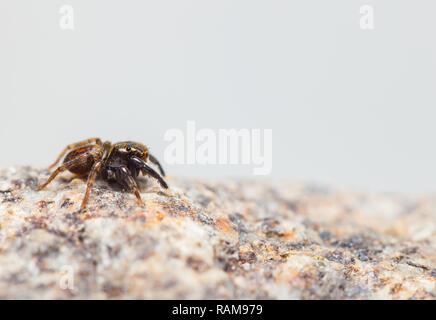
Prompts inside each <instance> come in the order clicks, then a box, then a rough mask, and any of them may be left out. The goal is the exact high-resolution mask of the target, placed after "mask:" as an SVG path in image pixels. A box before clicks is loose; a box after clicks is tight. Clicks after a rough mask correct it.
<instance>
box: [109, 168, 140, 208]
mask: <svg viewBox="0 0 436 320" xmlns="http://www.w3.org/2000/svg"><path fill="white" fill-rule="evenodd" d="M114 170H115V179H116V181H117V182H118V183H119V184H121V185H124V186H127V187H128V188H129V189H130V190H131V191H132V192H133V193H134V194H135V196H136V199H138V203H139V205H140V206H143V205H144V204H143V202H142V199H141V195H140V194H139V191H138V184H137V183H136V181H135V178H133V176H132V174H131V173H130V171H129V169H127V167H124V166H122V167H116V168H114Z"/></svg>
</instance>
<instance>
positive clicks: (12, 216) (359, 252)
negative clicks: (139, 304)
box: [0, 167, 436, 299]
mask: <svg viewBox="0 0 436 320" xmlns="http://www.w3.org/2000/svg"><path fill="white" fill-rule="evenodd" d="M48 174H49V173H48V172H47V171H46V170H40V169H35V168H30V167H17V168H8V169H2V170H0V298H2V299H5V298H6V299H9V298H24V299H32V298H42V299H57V298H59V299H69V298H93V299H108V298H118V299H124V298H133V299H173V298H180V299H191V298H199V299H203V298H204V299H235V298H241V299H245V298H254V299H409V298H411V299H435V298H436V197H430V196H429V197H421V198H412V197H407V196H401V195H386V194H384V195H383V194H370V193H363V192H353V191H349V190H341V189H333V188H326V187H320V186H313V185H302V184H291V183H282V182H256V181H245V182H244V181H240V182H236V181H214V182H211V181H209V182H208V181H198V180H188V179H182V178H175V177H169V178H168V179H167V180H168V182H169V184H170V187H171V189H170V190H169V191H163V190H161V189H160V188H159V186H158V185H157V184H155V183H154V182H153V181H146V180H144V181H143V182H144V183H143V185H144V187H143V188H142V198H143V200H144V203H145V205H146V207H145V208H144V207H139V206H138V205H137V202H136V198H135V197H134V196H133V195H132V194H131V193H129V192H126V191H124V190H122V189H121V188H119V187H118V186H117V185H112V184H108V183H107V182H105V181H98V182H97V183H96V186H95V188H94V189H93V192H92V194H91V196H90V199H89V203H88V206H87V208H86V209H85V210H82V211H80V210H79V206H80V201H81V199H82V196H83V193H84V191H85V183H84V181H83V180H82V179H78V178H76V179H70V177H71V176H69V175H68V173H65V174H63V175H61V177H58V178H57V179H56V180H55V181H54V182H52V183H51V184H50V185H48V186H47V188H46V189H45V190H43V191H40V192H38V191H35V189H36V186H37V185H38V183H40V182H42V181H43V180H44V179H46V178H47V177H48Z"/></svg>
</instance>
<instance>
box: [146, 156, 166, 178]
mask: <svg viewBox="0 0 436 320" xmlns="http://www.w3.org/2000/svg"><path fill="white" fill-rule="evenodd" d="M148 157H149V159H150V161H151V162H152V163H154V164H155V165H157V167H158V168H159V171H160V174H161V175H162V176H163V177H165V171H164V169H163V168H162V166H161V165H160V163H159V160H157V159H156V158H155V157H154V156H153V155H152V154H148Z"/></svg>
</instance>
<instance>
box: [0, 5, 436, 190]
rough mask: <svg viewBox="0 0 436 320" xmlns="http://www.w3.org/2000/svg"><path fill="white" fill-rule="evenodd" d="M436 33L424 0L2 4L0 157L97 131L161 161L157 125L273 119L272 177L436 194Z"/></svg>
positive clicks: (7, 159)
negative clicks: (67, 26) (368, 8)
mask: <svg viewBox="0 0 436 320" xmlns="http://www.w3.org/2000/svg"><path fill="white" fill-rule="evenodd" d="M64 4H70V5H72V6H73V8H74V18H75V19H74V23H75V29H74V30H72V31H71V30H62V29H61V28H60V27H59V20H60V18H61V15H60V14H59V9H60V7H61V6H62V5H64ZM365 4H370V5H373V7H374V12H375V29H374V30H372V31H363V30H361V29H360V26H359V19H360V13H359V8H360V6H361V5H365ZM435 31H436V2H435V1H433V0H428V1H425V0H407V1H405V0H404V1H402V0H384V1H348V0H329V1H325V0H317V1H314V0H300V1H290V0H288V1H285V0H283V1H277V0H262V1H259V0H231V1H229V0H214V1H210V0H196V1H187V0H171V1H169V0H159V1H158V0H154V1H132V0H129V1H108V0H105V1H102V0H101V1H96V0H93V1H85V0H80V1H79V0H75V1H23V0H21V1H15V0H2V1H1V2H0V40H1V42H0V108H1V110H0V117H1V118H0V141H1V148H0V166H8V165H16V164H20V165H30V164H32V165H39V166H46V165H48V164H50V163H51V162H52V161H53V160H54V159H55V158H56V156H57V154H58V153H59V152H60V151H61V149H62V148H63V147H64V145H66V144H68V143H71V142H74V141H76V140H81V139H83V138H88V137H92V136H100V137H102V138H103V139H109V140H112V141H117V140H126V139H129V140H130V139H131V140H138V141H142V142H144V143H145V144H147V145H149V146H150V147H151V149H152V151H153V153H154V154H155V155H156V156H157V157H159V158H161V159H162V157H163V151H164V149H165V146H166V145H167V144H168V143H167V142H165V141H163V136H164V133H165V131H166V130H168V129H170V128H180V129H182V130H184V129H185V126H186V121H187V120H195V121H196V124H197V128H212V129H219V128H249V129H251V128H259V129H263V128H271V129H273V171H272V174H271V176H270V177H271V178H285V179H289V180H291V181H295V180H297V181H315V182H318V183H327V184H334V185H343V186H355V187H359V188H369V189H373V190H383V191H402V192H435V191H436V151H435V137H436V126H435V125H434V124H435V114H436V113H435V107H436V105H435V102H436V41H435ZM164 166H165V167H166V169H167V171H168V172H169V173H170V174H179V175H192V176H207V177H211V176H214V177H218V176H222V177H227V176H236V177H250V178H251V177H252V175H251V173H252V168H251V167H250V166H248V167H247V166H206V167H202V166H192V165H191V166H188V165H186V166H168V165H165V164H164Z"/></svg>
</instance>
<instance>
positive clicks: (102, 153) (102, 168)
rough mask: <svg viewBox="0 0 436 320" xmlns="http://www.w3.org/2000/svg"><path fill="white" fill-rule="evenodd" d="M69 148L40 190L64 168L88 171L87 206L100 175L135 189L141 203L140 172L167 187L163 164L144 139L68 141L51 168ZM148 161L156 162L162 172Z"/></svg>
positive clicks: (133, 190) (80, 172) (83, 204)
mask: <svg viewBox="0 0 436 320" xmlns="http://www.w3.org/2000/svg"><path fill="white" fill-rule="evenodd" d="M69 150H72V151H70V152H69V153H68V154H67V155H66V156H65V159H64V161H63V164H62V165H61V166H59V167H58V168H57V169H56V170H55V171H54V172H53V173H52V175H51V176H50V178H48V180H47V181H46V182H45V183H44V184H43V185H41V186H40V187H39V190H41V189H43V188H44V187H45V186H46V185H48V184H49V183H50V182H51V181H52V180H53V179H54V178H55V177H56V176H57V175H58V174H59V173H61V172H63V171H65V170H69V171H71V172H72V173H75V174H77V175H88V182H87V187H86V193H85V196H84V198H83V201H82V205H81V208H84V207H85V205H86V202H87V200H88V196H89V192H90V190H91V187H92V184H93V183H94V181H95V179H96V177H97V176H98V175H99V176H101V177H102V178H104V179H107V180H114V181H116V182H118V183H119V184H121V185H123V186H125V187H127V188H129V189H130V190H132V192H133V193H134V194H135V196H136V198H137V199H138V202H139V204H140V205H142V200H141V196H140V194H139V191H138V184H137V182H136V178H137V177H138V175H139V173H140V172H142V174H143V175H148V176H151V177H153V178H155V179H156V180H157V181H158V182H159V183H160V185H161V186H162V187H163V188H165V189H167V188H168V185H167V183H166V182H165V180H164V179H163V178H162V176H165V173H164V171H163V169H162V166H161V165H160V163H159V161H158V160H157V159H156V158H155V157H153V156H152V155H151V154H150V153H149V152H148V148H147V147H146V146H145V145H143V144H141V143H138V142H132V141H126V142H118V143H115V144H111V143H110V142H105V143H102V141H101V139H99V138H91V139H87V140H84V141H81V142H77V143H74V144H70V145H68V146H67V147H66V148H65V149H64V150H63V151H62V153H61V154H60V155H59V157H58V158H57V160H56V161H55V163H53V164H52V165H51V166H50V167H49V169H51V168H53V167H54V166H55V165H56V164H57V163H58V162H59V161H60V160H61V159H62V157H63V156H64V155H65V153H66V152H67V151H69ZM147 162H151V163H153V164H155V165H156V166H157V167H158V168H159V171H160V173H161V175H162V176H161V175H160V174H159V173H157V172H156V171H155V170H154V169H153V168H152V167H150V166H149V165H148V163H147Z"/></svg>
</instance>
